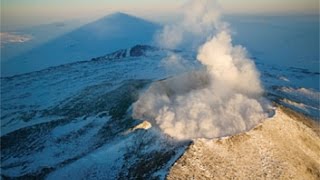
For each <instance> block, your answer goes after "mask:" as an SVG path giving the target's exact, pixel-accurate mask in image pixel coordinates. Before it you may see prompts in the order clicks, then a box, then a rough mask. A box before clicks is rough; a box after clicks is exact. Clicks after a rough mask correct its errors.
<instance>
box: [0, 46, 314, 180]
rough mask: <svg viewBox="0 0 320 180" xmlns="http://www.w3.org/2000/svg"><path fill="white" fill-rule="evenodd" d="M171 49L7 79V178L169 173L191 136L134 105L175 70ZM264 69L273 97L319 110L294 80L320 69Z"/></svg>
mask: <svg viewBox="0 0 320 180" xmlns="http://www.w3.org/2000/svg"><path fill="white" fill-rule="evenodd" d="M122 48H123V47H122ZM171 53H173V51H171V50H165V49H160V48H157V47H151V46H147V45H136V46H133V47H131V48H127V49H120V50H117V51H115V52H113V53H110V54H106V55H103V56H99V57H95V58H92V59H89V60H87V61H78V62H73V63H69V64H64V65H59V66H55V67H50V68H46V69H43V70H40V71H35V72H31V73H26V74H22V75H16V76H11V77H4V78H1V175H2V177H20V178H22V179H28V178H29V179H30V178H45V177H46V178H48V179H66V178H68V179H80V178H86V179H137V178H140V179H152V178H160V179H164V178H165V176H166V174H167V172H168V171H169V169H170V167H171V165H172V164H173V163H174V162H175V161H176V160H177V159H178V158H179V157H180V156H181V155H182V154H183V153H184V151H185V149H186V148H187V147H188V146H189V144H190V142H189V141H182V142H181V141H176V140H174V139H172V138H171V137H168V136H167V135H165V134H163V132H161V130H160V129H159V128H158V127H155V126H153V127H151V128H147V127H148V126H146V125H145V124H141V125H139V124H140V123H142V122H143V121H144V120H145V119H143V120H139V119H133V118H132V116H131V115H132V112H131V111H132V103H133V102H135V101H136V100H137V99H138V96H139V94H140V93H141V92H143V91H144V90H145V88H147V87H148V86H149V84H150V83H151V82H154V81H159V80H163V79H166V78H170V77H171V76H173V75H174V74H175V73H176V72H175V71H170V70H169V69H167V68H166V66H165V65H164V64H163V59H164V58H165V57H167V55H168V54H171ZM175 53H176V54H178V55H180V56H182V57H183V58H184V59H185V62H184V67H188V64H189V65H190V66H192V67H193V68H197V67H199V66H197V65H198V64H197V61H196V60H195V57H194V56H195V55H194V54H193V53H192V52H179V51H175ZM258 68H259V69H260V71H261V73H262V80H263V83H264V86H265V87H266V96H268V97H269V98H270V99H272V100H274V101H277V102H280V103H281V102H282V101H283V102H284V103H283V104H285V102H289V101H285V100H284V99H287V100H290V101H292V102H297V103H302V104H305V107H306V108H305V109H301V112H303V113H305V114H307V115H310V116H312V117H315V118H317V117H318V116H317V114H318V113H317V112H319V105H318V104H317V102H318V101H317V99H315V98H317V97H318V96H319V94H318V92H317V91H315V90H312V89H306V88H304V89H302V88H301V87H299V86H297V85H296V84H295V82H299V81H304V80H306V79H308V78H310V77H318V76H319V74H316V73H309V72H305V71H303V70H297V69H290V68H287V69H285V68H280V69H279V68H277V67H273V66H269V65H265V64H258ZM292 74H294V75H295V76H292ZM275 85H276V86H275ZM307 98H309V99H307ZM293 108H297V109H299V108H300V106H297V107H296V106H294V107H293ZM312 108H313V109H315V111H314V112H313V111H311V109H312ZM312 112H313V113H312ZM315 112H316V113H315ZM146 120H147V119H146ZM141 127H143V128H141Z"/></svg>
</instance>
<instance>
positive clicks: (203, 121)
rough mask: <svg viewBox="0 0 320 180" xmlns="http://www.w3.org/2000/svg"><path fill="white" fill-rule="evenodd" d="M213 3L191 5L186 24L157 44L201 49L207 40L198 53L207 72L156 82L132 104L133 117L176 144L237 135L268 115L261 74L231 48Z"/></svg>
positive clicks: (239, 48) (168, 29) (240, 50)
mask: <svg viewBox="0 0 320 180" xmlns="http://www.w3.org/2000/svg"><path fill="white" fill-rule="evenodd" d="M215 4H216V3H215V2H212V1H209V0H201V1H199V0H193V1H190V2H189V3H187V5H186V6H188V5H189V6H190V7H189V8H188V7H186V9H188V13H186V14H185V18H184V20H183V22H182V23H178V24H176V25H171V26H165V27H164V30H163V31H162V32H161V33H160V34H159V35H157V36H156V37H157V40H158V43H160V44H162V45H163V46H164V47H170V48H172V47H177V46H179V45H181V43H184V42H183V41H184V39H195V40H194V42H195V44H197V43H198V42H199V41H202V40H204V38H203V35H207V41H206V42H205V43H204V44H203V45H201V46H200V47H198V54H197V60H198V61H199V62H200V63H201V64H202V65H203V68H201V69H200V70H197V71H191V72H187V73H183V74H180V75H177V76H175V77H173V78H170V79H167V80H164V81H160V82H155V83H154V84H152V85H151V86H150V88H149V89H148V90H146V92H145V93H144V94H142V95H141V97H140V99H139V100H138V101H137V102H136V103H135V104H134V108H133V116H134V117H135V118H139V119H144V120H145V119H146V120H149V121H151V123H153V125H157V126H159V127H160V128H161V129H162V130H163V131H164V132H165V133H166V134H168V135H170V136H172V137H175V138H177V139H192V138H214V137H221V136H226V135H232V134H236V133H239V132H242V131H246V130H248V129H250V128H252V127H254V126H255V125H257V124H258V123H259V122H261V121H262V120H263V119H265V118H266V117H267V116H268V113H267V111H268V109H269V103H268V102H267V101H266V100H265V99H263V97H262V93H263V89H262V87H261V84H260V80H259V73H258V71H257V70H256V68H255V65H254V63H253V61H252V60H250V59H249V58H248V57H247V52H246V50H245V48H244V47H242V46H234V45H232V39H231V36H230V34H229V29H228V25H227V24H226V23H224V22H221V21H220V19H219V13H217V12H218V11H216V9H217V8H216V6H215ZM189 9H191V11H190V10H189ZM209 32H211V34H210V33H209ZM189 44H190V43H189ZM169 59H170V58H169Z"/></svg>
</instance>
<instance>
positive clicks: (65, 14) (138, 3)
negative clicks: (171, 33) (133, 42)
mask: <svg viewBox="0 0 320 180" xmlns="http://www.w3.org/2000/svg"><path fill="white" fill-rule="evenodd" d="M186 1H187V0H0V2H1V25H2V26H8V25H26V24H43V23H50V22H55V21H64V20H70V19H93V18H98V17H101V16H104V15H107V14H109V13H112V12H115V11H123V12H127V13H131V14H134V15H137V16H142V17H147V18H149V19H152V18H161V17H164V16H170V15H172V14H174V13H176V12H177V9H179V7H181V5H182V4H183V3H184V2H186ZM219 2H220V5H221V6H222V8H223V9H224V12H225V13H226V14H233V13H234V14H271V15H272V14H300V13H302V14H318V13H319V0H220V1H219Z"/></svg>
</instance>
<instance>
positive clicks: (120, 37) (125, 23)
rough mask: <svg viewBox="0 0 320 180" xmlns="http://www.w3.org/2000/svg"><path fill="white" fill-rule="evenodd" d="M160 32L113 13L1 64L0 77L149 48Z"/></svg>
mask: <svg viewBox="0 0 320 180" xmlns="http://www.w3.org/2000/svg"><path fill="white" fill-rule="evenodd" d="M159 28H160V26H159V25H157V24H155V23H152V22H149V21H146V20H143V19H140V18H137V17H134V16H131V15H128V14H124V13H114V14H111V15H108V16H105V17H103V18H101V19H98V20H97V21H94V22H92V23H89V24H86V25H84V26H82V27H80V28H78V29H75V30H73V31H71V32H69V33H67V34H64V35H62V36H60V37H57V38H56V39H53V40H51V41H49V42H47V43H45V44H43V45H41V46H39V47H36V48H34V49H32V50H30V51H28V52H26V53H23V54H21V55H19V56H17V57H14V58H12V59H9V60H7V61H6V62H3V63H2V64H1V65H2V67H1V70H2V72H1V75H2V76H10V75H16V74H21V73H27V72H32V71H35V70H41V69H44V68H46V67H50V66H56V65H60V64H66V63H70V62H75V61H81V60H87V59H90V58H93V57H97V56H100V55H101V54H105V53H107V52H112V51H115V50H118V49H121V48H123V47H130V46H133V45H135V44H149V43H151V41H152V39H153V35H154V33H155V32H156V31H157V30H158V29H159Z"/></svg>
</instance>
